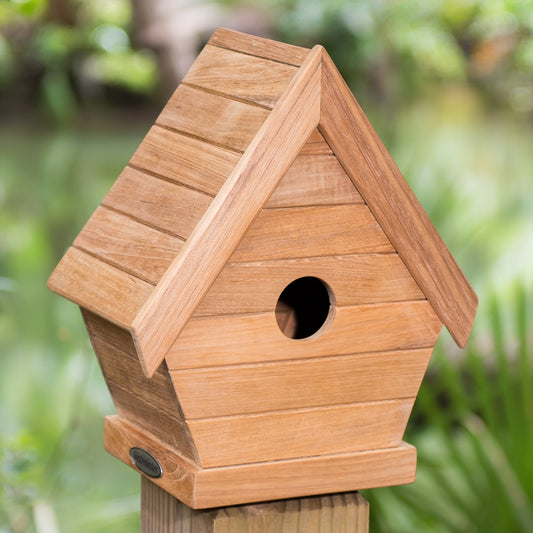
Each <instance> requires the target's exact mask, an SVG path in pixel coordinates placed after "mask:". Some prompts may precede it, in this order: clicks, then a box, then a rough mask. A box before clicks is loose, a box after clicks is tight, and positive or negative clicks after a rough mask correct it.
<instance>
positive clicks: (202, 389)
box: [171, 348, 432, 420]
mask: <svg viewBox="0 0 533 533" xmlns="http://www.w3.org/2000/svg"><path fill="white" fill-rule="evenodd" d="M431 351H432V349H431V348H424V349H420V350H405V351H398V352H383V353H382V352H377V353H371V354H359V355H348V356H341V357H325V358H314V359H304V360H299V361H277V362H275V363H262V364H255V365H244V366H226V367H215V368H202V369H194V370H182V371H174V372H171V377H172V381H173V382H174V387H175V388H176V391H177V393H178V396H179V397H180V400H181V404H182V407H183V411H184V414H185V417H186V418H187V419H188V420H191V419H195V418H210V417H220V416H231V415H240V414H251V413H264V412H268V411H279V410H286V409H300V408H307V407H319V406H328V405H339V404H349V403H363V402H375V401H380V400H393V399H396V398H414V397H415V396H416V395H417V393H418V389H419V387H420V383H421V381H422V378H423V376H424V372H425V371H426V367H427V364H428V362H429V358H430V357H431ZM207 383H208V384H209V386H206V384H207Z"/></svg>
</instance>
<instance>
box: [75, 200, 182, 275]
mask: <svg viewBox="0 0 533 533" xmlns="http://www.w3.org/2000/svg"><path fill="white" fill-rule="evenodd" d="M74 246H76V247H77V248H79V249H81V250H83V251H86V252H89V253H90V254H91V255H94V256H97V257H98V258H100V259H102V260H103V261H105V262H106V263H109V264H111V265H113V266H115V267H117V268H120V269H121V270H124V271H125V272H128V273H129V274H132V275H134V276H135V277H137V278H140V279H142V280H144V281H146V282H148V283H150V284H152V285H156V284H157V282H158V281H159V280H160V279H161V276H162V275H163V274H164V273H165V271H166V269H167V268H168V267H169V265H170V264H171V263H172V261H173V260H174V258H175V257H176V255H177V254H178V252H179V251H180V250H181V248H182V246H183V240H182V239H180V238H177V237H173V236H171V235H168V234H167V233H161V232H160V231H157V230H155V229H153V228H151V227H149V226H146V225H144V224H141V223H139V222H136V221H135V220H133V219H132V218H130V217H128V216H125V215H122V214H121V213H117V212H116V211H112V210H111V209H107V208H105V207H98V208H97V209H96V211H95V212H94V214H93V215H92V216H91V218H90V219H89V221H88V222H87V224H86V225H85V227H84V228H83V230H82V231H81V233H80V234H79V235H78V237H77V238H76V240H75V241H74Z"/></svg>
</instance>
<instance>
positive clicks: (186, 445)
mask: <svg viewBox="0 0 533 533" xmlns="http://www.w3.org/2000/svg"><path fill="white" fill-rule="evenodd" d="M107 387H108V389H109V392H110V393H111V396H112V397H113V402H114V404H115V407H116V409H117V413H118V414H119V415H120V417H121V418H122V419H124V420H127V421H128V422H129V423H132V424H136V425H137V426H139V427H141V428H143V430H144V431H146V432H147V433H149V434H151V435H153V437H154V438H156V439H160V440H161V441H162V442H166V443H167V444H168V445H169V446H171V447H172V448H173V449H175V452H174V453H177V454H179V455H180V457H183V458H184V459H186V460H187V461H189V462H191V463H194V464H195V465H199V464H200V463H201V460H200V457H199V455H198V452H197V450H196V445H195V443H194V442H193V439H192V437H191V434H190V431H189V428H188V426H187V424H186V423H185V421H184V420H183V419H182V418H181V417H179V416H178V413H177V412H176V413H175V415H174V416H173V415H171V414H169V413H168V411H163V410H161V409H160V408H159V407H157V406H155V405H154V404H152V403H150V402H148V401H146V400H145V399H144V398H142V397H139V396H137V395H135V394H133V393H132V392H131V391H129V390H127V389H125V388H123V387H121V386H120V385H118V384H117V383H115V382H114V381H111V380H108V381H107Z"/></svg>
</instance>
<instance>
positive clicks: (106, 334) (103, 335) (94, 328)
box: [81, 309, 168, 379]
mask: <svg viewBox="0 0 533 533" xmlns="http://www.w3.org/2000/svg"><path fill="white" fill-rule="evenodd" d="M81 314H82V316H83V320H84V322H85V326H86V327H87V331H88V333H89V337H90V339H91V342H92V343H93V345H94V341H95V340H96V342H100V341H103V342H105V343H107V344H109V345H110V346H111V347H113V348H114V349H116V350H118V351H119V352H122V353H123V354H127V355H129V357H131V358H132V359H134V360H136V361H137V360H138V356H137V351H136V350H135V346H134V344H133V339H132V338H131V333H130V332H129V331H128V330H125V329H122V328H119V327H118V326H115V324H112V323H111V322H108V321H107V320H104V319H103V318H102V317H101V316H98V315H96V314H94V313H91V312H90V311H88V310H87V309H82V310H81ZM155 375H158V376H160V377H164V378H165V379H166V378H167V376H168V370H167V368H166V365H161V366H160V367H159V368H158V369H157V372H156V374H154V376H155Z"/></svg>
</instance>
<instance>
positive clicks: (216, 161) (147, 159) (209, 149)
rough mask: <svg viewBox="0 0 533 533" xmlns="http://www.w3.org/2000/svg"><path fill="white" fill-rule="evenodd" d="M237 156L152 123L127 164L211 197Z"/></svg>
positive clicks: (215, 192)
mask: <svg viewBox="0 0 533 533" xmlns="http://www.w3.org/2000/svg"><path fill="white" fill-rule="evenodd" d="M239 159H240V156H239V154H238V153H236V152H233V151H230V150H226V149H224V148H221V147H219V146H214V145H212V144H209V143H207V142H204V141H201V140H200V139H195V138H193V137H188V136H187V135H182V134H180V133H178V132H176V131H172V130H168V129H165V128H161V127H159V126H153V127H152V128H151V129H150V131H149V132H148V134H147V135H146V137H145V138H144V139H143V141H142V143H141V144H140V145H139V147H138V148H137V150H136V151H135V153H134V154H133V156H132V158H131V159H130V165H133V166H134V167H137V168H138V169H140V170H146V171H149V172H151V173H153V174H157V175H159V176H162V177H164V178H166V179H168V180H171V181H175V182H176V183H180V184H184V185H187V186H188V187H192V188H194V189H199V190H200V191H203V192H205V193H207V194H209V195H212V196H214V195H216V194H217V193H218V191H219V189H220V187H222V184H223V183H224V181H225V180H226V178H227V177H228V175H229V174H230V172H231V171H232V170H233V167H234V166H235V165H236V164H237V162H238V161H239Z"/></svg>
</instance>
